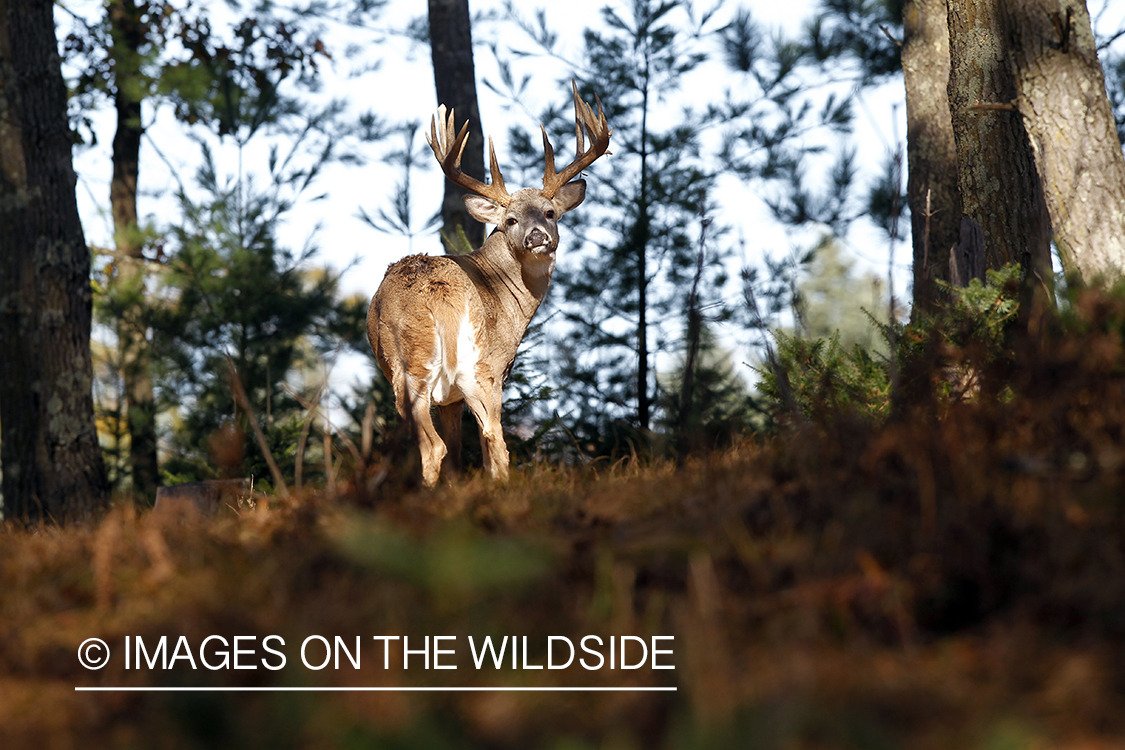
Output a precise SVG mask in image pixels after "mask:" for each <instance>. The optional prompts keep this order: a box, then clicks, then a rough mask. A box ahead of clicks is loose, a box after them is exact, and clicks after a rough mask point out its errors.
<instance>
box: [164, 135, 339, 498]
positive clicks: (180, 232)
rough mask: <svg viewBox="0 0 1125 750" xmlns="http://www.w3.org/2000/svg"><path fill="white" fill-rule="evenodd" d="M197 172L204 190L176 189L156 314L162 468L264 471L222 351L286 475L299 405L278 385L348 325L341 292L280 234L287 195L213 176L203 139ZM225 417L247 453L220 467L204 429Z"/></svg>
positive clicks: (312, 366)
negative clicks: (164, 448) (167, 425)
mask: <svg viewBox="0 0 1125 750" xmlns="http://www.w3.org/2000/svg"><path fill="white" fill-rule="evenodd" d="M197 181H198V188H199V191H200V192H201V194H202V197H201V198H198V199H195V198H192V197H191V196H189V195H188V194H186V193H181V194H180V195H179V196H178V197H179V202H180V209H181V212H182V219H181V220H180V222H179V223H177V224H176V225H175V226H172V227H170V228H169V238H168V242H169V245H170V246H171V247H172V252H171V259H170V262H169V264H168V271H167V273H165V274H164V275H163V277H162V278H161V297H162V299H163V300H164V304H163V305H162V306H161V307H159V308H158V309H157V310H156V311H155V312H154V314H153V321H152V324H153V328H154V330H155V337H154V338H155V341H154V349H155V351H156V353H157V355H158V356H157V358H156V361H157V363H158V375H159V382H160V386H161V396H162V398H161V401H162V406H163V408H164V409H166V410H170V412H171V413H172V414H174V415H175V420H174V422H173V426H172V429H171V434H170V435H169V436H168V438H169V447H170V457H169V460H168V462H167V469H166V470H167V471H168V472H170V473H172V474H175V475H176V476H177V477H178V478H180V479H184V478H187V477H189V476H190V477H199V478H203V477H206V476H208V475H209V474H210V473H211V472H212V471H214V470H216V469H217V468H223V469H225V470H226V471H228V472H233V473H236V474H238V475H242V476H245V475H248V474H250V473H255V474H257V475H259V476H260V475H263V474H265V473H266V472H265V471H264V468H265V465H264V463H261V461H262V459H261V456H260V451H259V450H258V449H257V448H256V446H255V447H253V448H251V447H250V446H251V445H252V443H251V442H250V440H251V438H250V437H249V434H250V431H249V430H248V429H246V420H247V419H249V418H250V417H249V415H246V414H240V413H239V410H238V409H236V407H235V403H234V399H233V396H232V392H231V384H230V382H229V380H228V373H227V365H226V358H227V357H228V356H229V357H230V358H231V359H232V360H233V362H234V364H235V367H236V370H237V373H238V377H239V378H240V379H241V381H242V384H243V386H244V388H245V389H246V393H247V396H248V397H249V399H250V402H251V404H252V406H253V408H254V412H255V415H254V418H256V419H257V420H258V421H259V423H260V424H261V425H262V427H263V429H265V430H266V432H267V434H268V435H270V440H271V442H273V443H275V445H277V446H278V447H282V448H283V450H281V451H280V455H278V454H275V456H277V457H278V458H279V462H282V461H281V459H282V458H287V459H288V461H286V462H284V463H287V464H288V465H289V468H290V471H288V472H286V473H287V474H289V475H291V474H292V471H291V467H292V458H293V446H295V445H296V442H297V441H296V435H297V433H299V426H298V423H299V417H301V416H303V413H304V412H303V409H301V408H300V407H299V405H298V403H297V402H296V401H295V400H294V398H293V397H292V396H290V395H289V394H288V393H287V391H286V389H285V388H284V387H283V385H284V384H285V383H286V382H287V380H288V379H289V378H290V377H291V376H292V375H293V374H294V373H295V372H296V371H298V370H300V369H301V368H304V369H306V370H308V371H311V372H313V373H315V372H316V370H317V369H319V367H318V362H319V361H320V357H321V356H323V355H324V354H325V353H327V352H329V351H332V350H333V349H334V348H335V347H336V345H337V343H336V342H337V340H338V337H339V335H340V334H341V333H342V332H343V330H344V329H345V328H346V322H345V321H346V315H343V314H342V313H341V310H340V307H339V306H338V305H337V302H336V297H337V280H338V277H337V276H336V275H334V274H330V273H328V272H325V271H316V270H312V269H310V268H309V266H308V264H309V261H310V260H311V258H312V256H313V250H312V249H311V248H306V249H305V250H304V251H303V252H302V253H300V254H294V253H293V252H292V251H290V250H289V249H287V248H285V247H283V246H280V245H279V244H278V242H277V227H278V222H279V220H280V217H281V216H282V214H283V213H284V211H285V209H286V208H287V207H288V203H287V201H283V200H279V199H278V197H277V195H276V194H275V193H273V192H271V191H270V190H262V191H257V190H255V189H254V188H253V185H252V183H251V184H244V183H242V182H239V181H237V180H230V179H226V180H224V179H222V178H220V177H219V175H218V174H217V173H216V170H215V164H214V161H213V159H212V157H211V154H210V151H209V150H208V149H206V148H205V149H204V150H203V166H202V167H201V168H200V171H199V174H198V177H197ZM313 377H316V376H315V375H313ZM231 420H234V421H235V422H236V423H238V424H240V425H241V426H242V432H243V434H244V435H245V439H246V441H247V442H246V448H245V449H244V451H243V452H244V454H246V455H250V456H253V457H254V458H251V459H250V463H248V464H245V465H243V464H242V463H241V462H238V461H236V462H234V464H235V465H231V466H225V467H215V466H213V461H212V456H211V455H210V452H211V448H212V447H211V446H210V444H209V441H210V438H211V436H212V435H213V434H214V433H216V432H217V431H218V430H219V428H220V427H222V426H223V425H224V424H225V423H227V422H229V421H231ZM220 463H221V462H220Z"/></svg>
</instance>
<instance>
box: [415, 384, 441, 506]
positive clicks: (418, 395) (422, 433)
mask: <svg viewBox="0 0 1125 750" xmlns="http://www.w3.org/2000/svg"><path fill="white" fill-rule="evenodd" d="M412 381H413V382H412ZM406 395H407V408H408V409H409V413H410V422H411V424H412V426H413V427H414V434H415V435H416V436H417V438H418V448H419V449H420V450H421V451H422V483H423V484H425V485H426V486H427V487H433V486H435V485H436V484H437V483H438V477H439V476H440V475H441V462H442V459H443V458H445V454H446V447H445V442H443V441H442V439H441V436H440V435H438V431H437V430H436V429H435V428H434V420H433V417H432V416H431V415H430V393H429V388H428V387H427V385H426V383H425V381H421V382H419V381H418V380H417V379H415V378H414V377H413V376H411V375H407V376H406Z"/></svg>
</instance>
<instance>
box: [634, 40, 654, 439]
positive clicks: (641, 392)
mask: <svg viewBox="0 0 1125 750" xmlns="http://www.w3.org/2000/svg"><path fill="white" fill-rule="evenodd" d="M648 86H649V62H648V50H647V47H646V51H645V78H644V88H643V90H642V92H641V96H642V98H641V184H640V188H641V190H640V201H639V205H638V206H637V225H636V238H635V240H634V243H633V244H634V247H635V248H636V252H637V425H638V427H640V428H641V430H642V431H646V430H648V428H649V424H650V423H651V421H652V399H651V397H650V396H649V392H648V241H649V238H650V235H651V234H652V228H651V224H650V221H651V217H650V216H649V212H650V211H651V210H652V204H651V201H650V200H649V197H648V192H649V182H648V172H649V169H648V156H649V154H648V104H649V98H648V94H649V91H648Z"/></svg>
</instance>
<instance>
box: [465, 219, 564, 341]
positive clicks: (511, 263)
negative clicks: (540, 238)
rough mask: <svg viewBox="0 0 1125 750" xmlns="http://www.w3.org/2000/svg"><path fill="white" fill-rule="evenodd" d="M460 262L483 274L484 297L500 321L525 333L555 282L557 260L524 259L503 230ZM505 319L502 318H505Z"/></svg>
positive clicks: (486, 305)
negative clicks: (552, 281)
mask: <svg viewBox="0 0 1125 750" xmlns="http://www.w3.org/2000/svg"><path fill="white" fill-rule="evenodd" d="M457 260H458V262H459V263H461V264H462V267H463V268H465V269H466V271H468V272H469V273H471V274H474V275H477V276H479V278H480V280H481V282H482V283H481V284H479V287H478V288H479V289H480V290H481V297H482V299H483V301H484V302H485V307H486V309H487V310H488V312H489V317H491V316H492V315H495V316H496V318H497V322H498V323H500V324H501V325H504V326H505V327H509V328H512V329H513V330H518V332H519V336H520V337H522V336H523V332H524V330H525V329H526V328H527V325H528V323H530V322H531V318H532V316H534V315H535V311H536V310H538V309H539V304H540V303H541V302H542V301H543V297H544V296H545V295H546V294H547V287H548V285H549V284H550V283H551V273H552V272H553V271H554V262H553V259H551V260H539V259H528V260H526V261H525V262H523V263H521V262H520V261H519V260H518V259H517V258H516V256H515V255H514V254H513V252H512V250H511V248H510V247H509V246H508V240H507V238H506V237H505V236H504V235H503V234H502V233H499V232H496V233H493V234H492V235H490V236H489V237H488V238H487V239H486V240H485V242H484V244H483V245H482V246H481V248H480V249H479V250H477V251H476V252H473V253H471V254H469V255H464V256H460V257H459V258H458V259H457ZM501 320H502V322H501Z"/></svg>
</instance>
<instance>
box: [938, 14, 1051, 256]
mask: <svg viewBox="0 0 1125 750" xmlns="http://www.w3.org/2000/svg"><path fill="white" fill-rule="evenodd" d="M1010 1H1011V0H949V52H950V71H949V109H950V114H951V117H952V120H953V135H954V139H955V141H956V144H957V164H958V182H959V184H960V188H961V209H962V212H963V214H964V215H965V216H968V217H969V218H970V219H972V220H973V221H975V222H976V223H977V224H979V225H980V228H981V230H982V232H983V234H984V251H985V267H986V268H999V267H1001V266H1004V265H1007V264H1008V263H1013V262H1015V263H1019V264H1020V266H1021V267H1022V268H1023V270H1024V272H1025V274H1029V273H1030V272H1032V271H1033V270H1034V271H1035V272H1037V273H1040V274H1048V273H1050V267H1051V221H1050V218H1049V216H1048V214H1047V206H1046V203H1045V201H1044V197H1043V189H1042V186H1041V184H1040V182H1039V176H1038V174H1037V173H1036V171H1035V160H1034V155H1033V153H1032V150H1031V144H1030V141H1029V140H1028V135H1027V131H1026V130H1025V129H1024V124H1023V120H1022V119H1021V118H1020V115H1019V113H1018V112H1016V111H1015V108H1014V107H1013V106H1012V101H1013V100H1014V99H1015V97H1016V82H1015V77H1014V76H1013V75H1012V71H1011V66H1010V65H1009V62H1008V59H1009V57H1010V56H1011V50H1010V49H1009V48H1008V44H1007V40H1006V37H1005V35H1004V33H1003V20H1002V16H1001V14H1002V6H1003V5H1004V4H1005V3H1006V2H1010Z"/></svg>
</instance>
